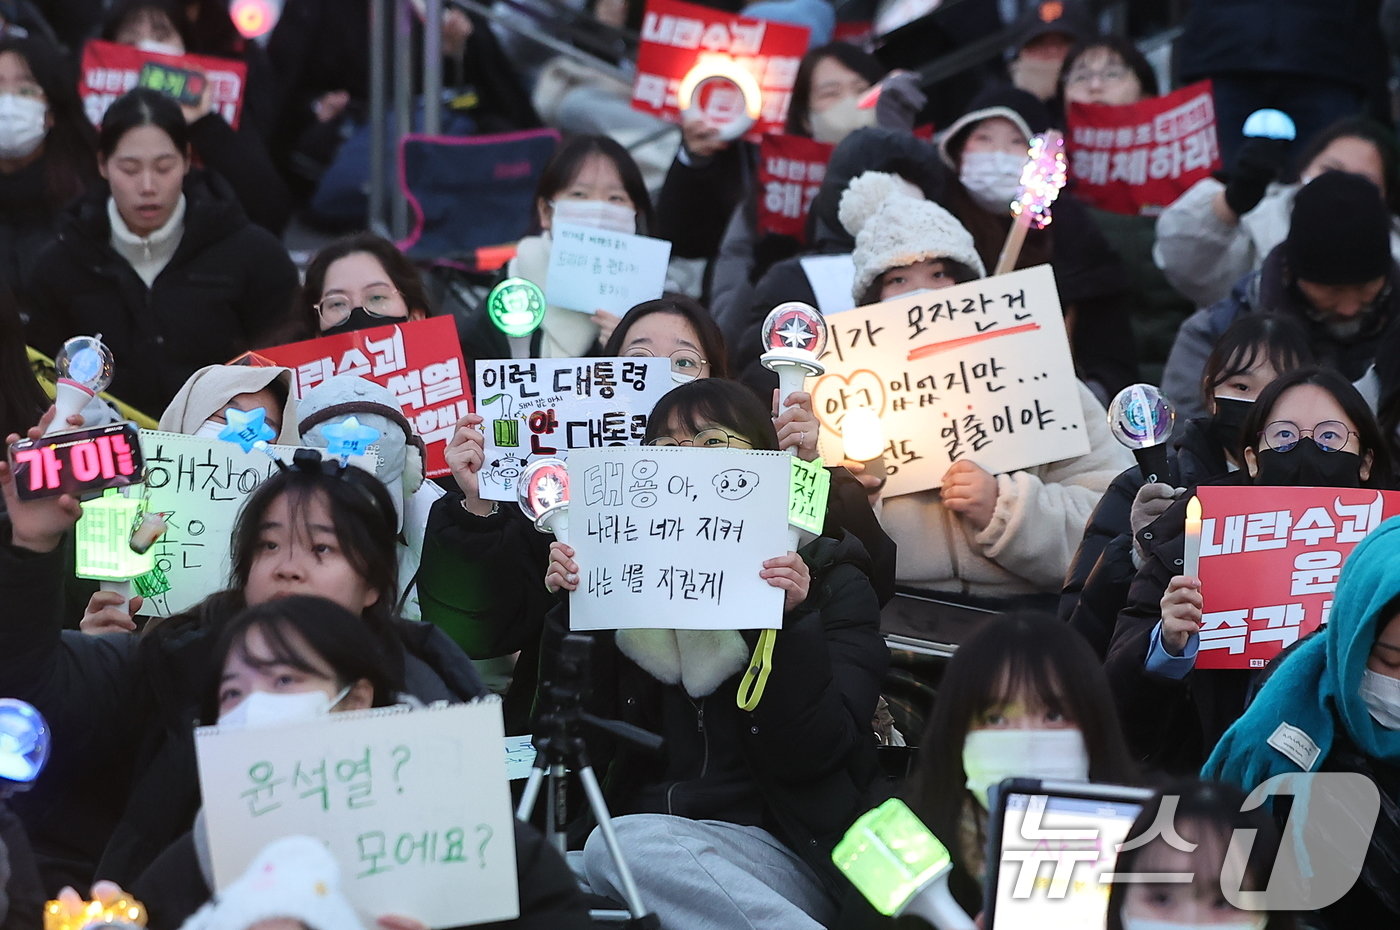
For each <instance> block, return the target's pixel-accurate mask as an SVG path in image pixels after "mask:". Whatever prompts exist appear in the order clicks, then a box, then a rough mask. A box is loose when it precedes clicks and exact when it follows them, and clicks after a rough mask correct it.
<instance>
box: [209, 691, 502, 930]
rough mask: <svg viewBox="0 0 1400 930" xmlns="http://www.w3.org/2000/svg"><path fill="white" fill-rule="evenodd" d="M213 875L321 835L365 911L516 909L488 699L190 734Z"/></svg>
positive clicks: (474, 913)
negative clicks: (283, 843)
mask: <svg viewBox="0 0 1400 930" xmlns="http://www.w3.org/2000/svg"><path fill="white" fill-rule="evenodd" d="M195 748H196V751H197V753H198V756H199V785H200V791H201V793H202V796H203V798H204V812H205V815H206V817H207V820H208V826H209V842H210V851H211V853H212V855H213V863H214V883H215V885H216V887H217V888H219V889H223V888H224V887H226V886H227V885H228V884H229V883H230V882H232V881H233V880H234V879H235V878H237V877H238V876H239V875H240V874H241V873H242V872H243V870H244V869H245V868H247V866H248V863H250V862H251V861H252V860H253V858H254V857H255V856H256V855H257V853H258V852H259V850H261V849H262V847H263V846H265V845H266V844H267V843H269V842H271V841H272V840H274V839H277V838H278V837H282V836H287V835H289V834H305V835H307V836H312V837H315V838H316V839H319V840H322V841H324V842H325V843H326V844H327V847H328V848H329V850H330V852H331V855H333V856H334V857H335V858H336V861H337V862H338V863H339V865H340V869H341V874H342V875H343V876H344V878H345V891H346V894H347V896H348V897H349V898H350V901H351V903H353V904H354V905H355V906H356V907H357V908H358V909H359V910H360V911H361V912H362V913H365V914H375V915H377V914H402V915H404V916H407V917H414V918H416V919H418V920H420V921H422V922H424V923H426V924H428V925H429V926H432V927H456V926H460V925H462V924H475V923H484V922H487V921H495V920H506V919H509V918H512V917H516V916H517V915H518V914H519V899H518V895H517V886H516V874H515V833H514V824H513V822H512V817H511V810H510V792H509V788H508V787H507V785H508V782H507V781H506V773H505V748H504V744H503V727H502V724H501V711H500V702H499V701H498V700H496V699H490V700H486V701H479V702H476V703H473V704H454V705H450V706H449V705H434V706H432V707H428V708H424V709H420V710H414V711H411V712H407V711H405V709H404V708H389V709H381V710H374V711H365V712H359V713H343V714H330V715H328V716H326V717H322V718H320V719H317V720H313V721H308V722H304V723H294V724H288V725H285V726H273V727H257V728H251V729H244V728H241V727H240V728H233V727H201V728H199V729H197V730H196V731H195Z"/></svg>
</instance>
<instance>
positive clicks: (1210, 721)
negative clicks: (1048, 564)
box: [1105, 367, 1392, 774]
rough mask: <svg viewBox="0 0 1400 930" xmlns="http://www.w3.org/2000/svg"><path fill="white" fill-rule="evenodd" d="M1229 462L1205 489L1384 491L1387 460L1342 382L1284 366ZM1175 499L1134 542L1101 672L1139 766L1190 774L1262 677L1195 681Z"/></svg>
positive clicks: (1221, 675) (1205, 676) (1197, 609)
mask: <svg viewBox="0 0 1400 930" xmlns="http://www.w3.org/2000/svg"><path fill="white" fill-rule="evenodd" d="M1242 436H1243V439H1242V442H1241V449H1240V455H1239V456H1238V459H1239V461H1240V462H1241V463H1242V464H1243V467H1242V468H1241V469H1240V470H1239V471H1237V472H1234V473H1232V474H1231V475H1229V476H1227V477H1224V478H1220V479H1212V480H1210V481H1208V482H1206V483H1208V484H1212V485H1275V486H1283V487H1332V488H1362V487H1364V488H1388V487H1391V486H1392V480H1391V471H1390V453H1389V452H1388V451H1387V447H1386V444H1385V442H1384V441H1383V440H1382V437H1381V432H1380V427H1379V426H1378V425H1377V423H1376V418H1375V416H1374V415H1373V414H1372V413H1371V411H1370V409H1369V408H1368V407H1367V406H1366V402H1365V400H1364V399H1362V397H1361V395H1360V394H1359V393H1358V392H1357V390H1356V388H1354V387H1352V385H1351V384H1350V383H1348V382H1347V380H1346V379H1345V378H1343V377H1342V376H1341V375H1339V374H1337V373H1336V372H1334V371H1331V370H1328V369H1324V368H1314V367H1309V368H1296V369H1294V370H1292V371H1290V372H1287V373H1286V374H1284V375H1282V376H1280V377H1279V378H1277V379H1275V380H1274V381H1273V382H1272V383H1270V384H1269V386H1268V387H1266V388H1265V389H1264V390H1263V391H1262V392H1261V393H1260V395H1259V398H1258V399H1257V400H1256V401H1255V402H1254V405H1253V407H1252V409H1251V410H1250V411H1249V414H1248V416H1247V417H1246V418H1245V421H1244V426H1243V427H1242ZM1191 496H1192V492H1191V491H1188V493H1186V494H1183V495H1182V496H1181V498H1180V499H1179V500H1178V501H1177V502H1176V503H1175V504H1173V505H1172V507H1171V508H1170V509H1168V510H1167V511H1166V513H1164V514H1163V515H1162V516H1161V517H1159V518H1158V519H1157V520H1156V521H1154V522H1153V523H1151V524H1149V525H1148V526H1147V527H1146V528H1145V529H1143V530H1142V531H1141V532H1139V533H1138V541H1139V542H1140V543H1141V548H1142V550H1143V551H1144V552H1145V553H1146V556H1145V557H1144V558H1142V559H1141V562H1142V564H1141V567H1140V569H1139V570H1138V573H1137V577H1136V578H1134V580H1133V584H1132V588H1131V589H1130V592H1129V596H1128V606H1127V607H1125V608H1124V609H1123V611H1122V612H1120V613H1119V615H1118V623H1117V626H1116V628H1115V629H1114V633H1113V640H1112V641H1111V642H1110V644H1109V647H1108V657H1107V659H1106V660H1105V667H1106V669H1107V670H1108V676H1109V682H1110V684H1111V685H1112V686H1113V691H1114V696H1115V698H1116V699H1117V702H1118V706H1119V709H1120V711H1121V712H1122V719H1123V722H1124V727H1125V729H1126V730H1127V736H1128V742H1129V744H1130V745H1131V746H1132V748H1133V750H1134V752H1135V753H1136V754H1137V755H1138V757H1139V758H1142V759H1145V760H1146V761H1147V763H1148V764H1149V765H1152V766H1155V767H1158V768H1162V769H1165V770H1168V771H1171V772H1174V773H1177V774H1190V773H1192V772H1195V771H1196V770H1198V769H1199V768H1200V765H1201V763H1202V762H1204V761H1205V759H1206V756H1207V755H1209V754H1210V752H1211V750H1212V749H1213V748H1214V746H1215V744H1216V742H1217V740H1219V738H1220V736H1221V734H1222V733H1224V732H1225V730H1226V728H1228V727H1229V726H1230V724H1232V723H1233V722H1234V721H1235V719H1236V718H1237V717H1239V715H1240V713H1241V712H1242V711H1243V710H1244V708H1245V705H1246V703H1247V696H1248V695H1249V694H1250V693H1251V692H1252V690H1253V688H1254V687H1255V685H1256V684H1257V679H1258V678H1259V676H1261V675H1262V674H1263V670H1257V671H1256V670H1240V671H1234V670H1225V669H1212V670H1210V671H1208V672H1196V671H1195V670H1194V669H1195V663H1196V655H1197V650H1198V648H1199V644H1200V639H1199V632H1200V629H1201V610H1202V592H1201V580H1200V579H1199V578H1194V577H1190V576H1187V575H1183V574H1181V565H1182V555H1183V552H1184V548H1185V547H1184V534H1185V518H1186V505H1187V501H1188V500H1189V499H1190V497H1191Z"/></svg>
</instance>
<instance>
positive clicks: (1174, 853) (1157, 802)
mask: <svg viewBox="0 0 1400 930" xmlns="http://www.w3.org/2000/svg"><path fill="white" fill-rule="evenodd" d="M1164 817H1165V818H1170V821H1171V824H1172V826H1173V827H1174V837H1173V838H1168V837H1167V836H1164V835H1163V833H1162V832H1160V830H1159V828H1158V827H1157V826H1156V824H1158V822H1159V819H1160V818H1164ZM1245 835H1249V836H1251V837H1252V839H1251V840H1250V842H1249V845H1248V848H1247V850H1246V851H1241V849H1239V848H1233V847H1232V846H1231V844H1232V842H1236V841H1237V840H1236V838H1237V837H1241V836H1245ZM1175 837H1179V838H1180V839H1181V840H1184V841H1185V842H1184V843H1177V842H1176V840H1175ZM1188 844H1189V845H1188ZM1278 851H1279V831H1278V827H1277V826H1276V825H1275V824H1274V822H1273V820H1272V819H1271V818H1270V817H1269V815H1268V814H1267V813H1266V812H1265V811H1264V810H1263V809H1262V808H1259V807H1253V808H1249V809H1246V806H1245V793H1244V792H1243V791H1241V790H1239V788H1237V787H1235V786H1234V785H1230V784H1226V783H1223V782H1207V781H1197V780H1195V779H1191V780H1181V781H1172V782H1169V783H1168V784H1166V785H1164V786H1162V789H1161V790H1160V791H1159V792H1158V794H1157V796H1156V797H1155V798H1153V799H1152V800H1151V801H1149V802H1148V803H1147V805H1146V806H1145V807H1143V809H1142V812H1141V813H1140V814H1138V817H1137V820H1135V821H1134V822H1133V825H1132V827H1131V828H1130V829H1129V831H1128V836H1127V839H1126V841H1125V844H1124V848H1123V849H1122V851H1121V852H1120V853H1119V854H1118V859H1117V861H1116V862H1115V863H1114V871H1115V872H1116V873H1117V874H1119V875H1143V876H1148V875H1170V874H1188V875H1190V880H1189V881H1186V882H1180V881H1177V882H1151V881H1145V880H1134V881H1115V882H1113V883H1112V885H1111V886H1110V889H1109V892H1108V920H1107V922H1106V924H1105V928H1106V930H1295V928H1296V927H1297V926H1298V922H1297V919H1296V918H1295V916H1294V915H1293V914H1289V913H1284V912H1279V911H1246V910H1241V909H1239V908H1236V907H1235V906H1234V905H1233V904H1231V902H1230V901H1229V900H1228V899H1227V898H1226V896H1225V893H1224V892H1223V891H1222V888H1223V887H1224V886H1225V885H1226V883H1227V882H1228V881H1231V879H1230V877H1229V874H1228V873H1227V871H1226V869H1227V867H1233V868H1236V869H1239V870H1240V872H1239V877H1238V878H1236V879H1233V881H1234V883H1235V884H1234V885H1233V888H1235V889H1238V890H1242V891H1261V890H1263V888H1264V887H1265V886H1266V885H1269V884H1270V876H1271V874H1272V872H1273V869H1274V862H1275V856H1276V855H1277V854H1278Z"/></svg>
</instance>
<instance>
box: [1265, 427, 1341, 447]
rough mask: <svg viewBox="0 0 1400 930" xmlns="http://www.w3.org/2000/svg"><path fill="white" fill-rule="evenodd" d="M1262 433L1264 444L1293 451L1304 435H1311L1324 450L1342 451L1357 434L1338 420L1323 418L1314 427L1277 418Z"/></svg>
mask: <svg viewBox="0 0 1400 930" xmlns="http://www.w3.org/2000/svg"><path fill="white" fill-rule="evenodd" d="M1262 435H1263V437H1264V445H1266V446H1268V447H1269V448H1270V449H1273V450H1274V451H1275V452H1292V451H1293V449H1294V448H1295V447H1296V446H1297V445H1298V440H1300V439H1302V438H1303V436H1304V435H1311V437H1312V441H1313V442H1314V443H1315V444H1316V445H1317V447H1318V448H1319V449H1321V450H1322V451H1323V452H1341V451H1342V450H1343V449H1344V448H1346V444H1347V443H1348V442H1350V441H1351V437H1352V436H1356V435H1357V434H1356V431H1355V430H1349V429H1347V426H1346V424H1345V423H1342V422H1340V421H1337V420H1323V421H1322V422H1321V423H1319V424H1317V425H1316V426H1314V427H1313V428H1312V429H1300V428H1299V426H1298V424H1297V423H1293V422H1291V421H1289V420H1275V421H1274V422H1272V423H1270V424H1269V425H1268V426H1266V427H1264V432H1263V434H1262Z"/></svg>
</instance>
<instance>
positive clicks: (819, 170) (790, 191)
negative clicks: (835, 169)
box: [758, 135, 833, 242]
mask: <svg viewBox="0 0 1400 930" xmlns="http://www.w3.org/2000/svg"><path fill="white" fill-rule="evenodd" d="M832 148H833V146H831V145H828V144H826V143H825V142H818V141H816V140H815V139H808V138H806V137H805V136H781V135H771V136H764V137H763V141H762V142H761V143H760V144H759V149H758V229H759V232H765V233H775V234H777V235H780V236H791V237H793V238H794V239H797V240H800V241H804V242H805V241H806V238H807V237H806V229H805V227H806V223H807V212H808V211H809V210H810V209H811V208H812V200H813V199H814V198H815V197H816V196H817V191H818V190H820V189H821V186H822V180H823V179H824V178H825V177H826V163H827V162H828V161H830V160H831V150H832Z"/></svg>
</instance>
